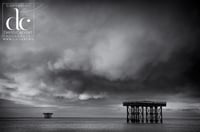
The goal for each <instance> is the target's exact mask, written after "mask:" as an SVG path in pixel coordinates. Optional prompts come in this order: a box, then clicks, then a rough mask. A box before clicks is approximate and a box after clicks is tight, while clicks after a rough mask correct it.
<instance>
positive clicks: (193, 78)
mask: <svg viewBox="0 0 200 132" xmlns="http://www.w3.org/2000/svg"><path fill="white" fill-rule="evenodd" d="M35 6H36V8H35V10H34V12H35V23H34V24H35V40H33V41H3V40H1V41H0V108H1V109H0V116H6V114H7V116H41V113H42V112H54V113H55V115H56V116H119V115H124V113H125V108H123V107H122V102H123V101H126V100H153V101H154V100H155V101H167V102H168V104H167V109H174V110H176V109H192V110H199V109H200V103H199V102H200V90H199V85H200V77H199V75H200V63H199V62H200V54H199V51H200V45H199V34H200V26H199V23H200V20H199V17H200V11H199V8H198V6H197V4H195V3H190V2H189V1H188V2H183V1H176V2H158V1H155V2H152V3H148V2H130V1H126V2H122V1H115V2H114V1H94V0H93V1H84V0H82V1H73V2H72V1H67V2H62V1H59V2H55V1H53V0H52V1H47V0H46V1H36V2H35Z"/></svg>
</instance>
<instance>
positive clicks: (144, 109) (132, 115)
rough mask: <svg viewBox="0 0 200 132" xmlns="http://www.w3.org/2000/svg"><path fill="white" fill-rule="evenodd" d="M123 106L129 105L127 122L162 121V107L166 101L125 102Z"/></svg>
mask: <svg viewBox="0 0 200 132" xmlns="http://www.w3.org/2000/svg"><path fill="white" fill-rule="evenodd" d="M123 106H126V107H127V123H129V121H130V122H132V123H162V122H163V115H162V107H163V106H166V102H152V101H134V102H123Z"/></svg>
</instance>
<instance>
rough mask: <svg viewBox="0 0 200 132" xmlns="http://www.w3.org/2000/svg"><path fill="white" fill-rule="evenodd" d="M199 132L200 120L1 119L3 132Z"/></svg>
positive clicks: (0, 127)
mask: <svg viewBox="0 0 200 132" xmlns="http://www.w3.org/2000/svg"><path fill="white" fill-rule="evenodd" d="M59 131H61V132H88V131H89V132H97V131H103V132H134V131H135V132H149V131H150V132H151V131H152V132H198V131H200V119H176V118H171V119H165V120H164V123H163V124H127V123H126V119H122V118H52V119H43V118H2V119H0V132H59Z"/></svg>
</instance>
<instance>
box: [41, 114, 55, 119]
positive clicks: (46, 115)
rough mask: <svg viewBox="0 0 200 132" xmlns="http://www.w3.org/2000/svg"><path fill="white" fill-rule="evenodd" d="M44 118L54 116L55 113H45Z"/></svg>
mask: <svg viewBox="0 0 200 132" xmlns="http://www.w3.org/2000/svg"><path fill="white" fill-rule="evenodd" d="M43 115H44V118H52V115H53V113H43Z"/></svg>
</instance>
